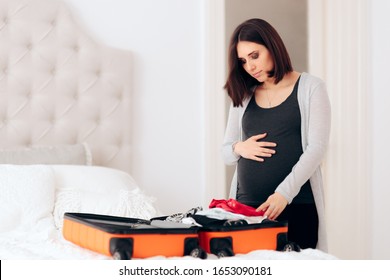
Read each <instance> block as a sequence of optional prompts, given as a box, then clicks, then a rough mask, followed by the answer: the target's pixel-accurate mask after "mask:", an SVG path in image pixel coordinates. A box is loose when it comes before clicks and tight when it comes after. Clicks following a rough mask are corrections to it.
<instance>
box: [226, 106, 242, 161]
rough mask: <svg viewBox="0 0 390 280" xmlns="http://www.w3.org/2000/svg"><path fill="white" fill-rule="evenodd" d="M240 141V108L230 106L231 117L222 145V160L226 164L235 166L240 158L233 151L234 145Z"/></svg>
mask: <svg viewBox="0 0 390 280" xmlns="http://www.w3.org/2000/svg"><path fill="white" fill-rule="evenodd" d="M239 140H240V107H233V104H231V105H230V109H229V117H228V121H227V125H226V130H225V137H224V140H223V144H222V159H223V161H224V162H225V164H228V165H234V164H235V163H237V161H238V160H239V158H240V156H239V155H237V154H236V153H235V152H234V151H233V144H234V143H236V142H237V141H239Z"/></svg>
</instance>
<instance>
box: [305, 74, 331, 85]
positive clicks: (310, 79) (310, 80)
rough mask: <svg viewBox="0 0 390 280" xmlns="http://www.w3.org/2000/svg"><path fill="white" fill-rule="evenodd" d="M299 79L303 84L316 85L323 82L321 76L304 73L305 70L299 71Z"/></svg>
mask: <svg viewBox="0 0 390 280" xmlns="http://www.w3.org/2000/svg"><path fill="white" fill-rule="evenodd" d="M300 80H301V82H302V83H304V84H305V85H308V86H317V85H320V84H324V83H325V82H324V81H323V80H322V79H321V78H319V77H317V76H314V75H312V74H309V73H306V72H302V73H301V78H300Z"/></svg>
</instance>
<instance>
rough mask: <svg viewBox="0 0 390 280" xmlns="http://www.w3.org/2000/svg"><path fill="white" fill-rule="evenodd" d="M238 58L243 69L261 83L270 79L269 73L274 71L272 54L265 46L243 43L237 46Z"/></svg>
mask: <svg viewBox="0 0 390 280" xmlns="http://www.w3.org/2000/svg"><path fill="white" fill-rule="evenodd" d="M237 56H238V59H239V60H240V62H241V65H242V67H243V68H244V69H245V71H246V72H248V74H249V75H251V76H252V77H253V78H255V79H256V80H258V81H259V82H261V83H262V82H265V81H266V80H268V79H269V77H268V72H269V71H272V70H273V69H274V62H273V59H272V57H271V54H270V52H269V51H268V49H267V48H266V47H264V46H263V45H260V44H257V43H253V42H248V41H241V42H238V44H237Z"/></svg>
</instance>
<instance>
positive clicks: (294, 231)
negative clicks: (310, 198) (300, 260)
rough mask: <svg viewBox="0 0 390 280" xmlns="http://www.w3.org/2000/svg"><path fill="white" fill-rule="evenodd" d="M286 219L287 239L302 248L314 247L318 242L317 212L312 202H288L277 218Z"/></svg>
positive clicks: (279, 219)
mask: <svg viewBox="0 0 390 280" xmlns="http://www.w3.org/2000/svg"><path fill="white" fill-rule="evenodd" d="M277 220H278V221H288V234H287V235H288V240H289V241H291V242H295V243H297V244H298V245H299V246H300V247H301V248H302V249H306V248H313V249H315V248H316V246H317V242H318V214H317V208H316V206H315V204H314V203H309V204H308V203H306V204H294V203H292V204H290V205H287V207H286V208H285V209H284V211H283V212H282V213H281V214H280V215H279V217H278V218H277Z"/></svg>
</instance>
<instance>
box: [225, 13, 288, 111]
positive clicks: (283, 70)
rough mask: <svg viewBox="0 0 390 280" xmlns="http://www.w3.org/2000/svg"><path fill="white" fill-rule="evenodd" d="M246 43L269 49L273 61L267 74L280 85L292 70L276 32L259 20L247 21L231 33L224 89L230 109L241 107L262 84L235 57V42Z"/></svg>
mask: <svg viewBox="0 0 390 280" xmlns="http://www.w3.org/2000/svg"><path fill="white" fill-rule="evenodd" d="M242 41H247V42H253V43H257V44H260V45H263V46H264V47H266V48H267V49H268V51H269V52H270V55H271V57H272V59H273V62H274V69H273V70H272V71H270V72H268V76H269V77H275V83H276V84H277V83H279V82H280V81H281V80H282V79H283V77H284V75H286V74H287V73H289V72H291V71H293V68H292V65H291V60H290V56H289V55H288V52H287V49H286V47H285V45H284V43H283V41H282V38H280V36H279V34H278V32H277V31H276V30H275V28H273V27H272V26H271V25H270V24H269V23H268V22H266V21H265V20H262V19H256V18H255V19H249V20H247V21H245V22H243V23H241V24H240V25H239V26H237V28H236V30H234V32H233V34H232V37H231V40H230V44H229V50H228V52H229V53H228V67H229V73H228V78H227V81H226V84H225V86H224V88H225V89H226V90H227V93H228V95H229V96H230V98H231V99H232V101H233V106H234V107H238V106H242V101H243V100H244V99H245V97H249V96H251V95H252V92H251V89H252V88H253V86H255V85H259V84H261V83H260V82H259V81H257V80H256V79H255V78H253V77H252V76H250V75H249V74H248V73H247V72H246V71H245V69H244V68H243V66H242V64H241V62H240V61H239V59H238V55H237V44H238V42H242Z"/></svg>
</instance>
